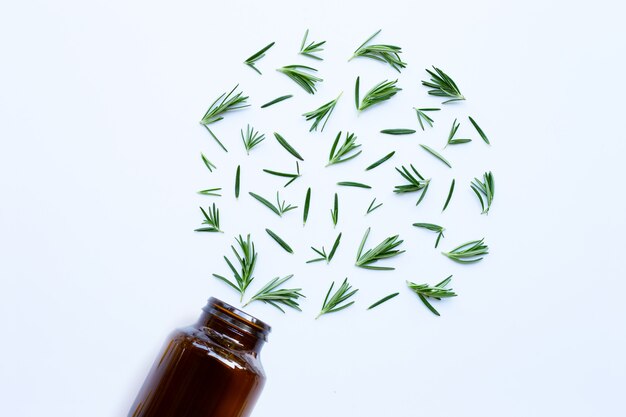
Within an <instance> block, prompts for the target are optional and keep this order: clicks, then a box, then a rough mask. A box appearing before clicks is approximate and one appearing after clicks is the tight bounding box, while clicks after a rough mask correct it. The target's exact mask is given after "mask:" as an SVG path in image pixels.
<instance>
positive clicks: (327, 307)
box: [315, 278, 359, 320]
mask: <svg viewBox="0 0 626 417" xmlns="http://www.w3.org/2000/svg"><path fill="white" fill-rule="evenodd" d="M334 285H335V283H334V282H333V283H332V284H330V288H329V289H328V292H327V293H326V298H324V303H323V304H322V310H321V311H320V313H319V314H318V315H317V317H315V319H316V320H317V319H318V318H320V316H322V315H323V314H328V313H336V312H337V311H341V310H343V309H345V308H348V307H350V306H351V305H352V304H354V301H350V302H349V303H346V301H347V300H348V299H349V298H350V297H352V296H353V295H354V294H356V293H357V291H359V290H358V289H356V290H353V289H352V285H350V284H349V283H348V278H346V279H344V280H343V283H342V284H341V286H340V287H339V288H337V291H336V292H335V293H334V294H333V295H332V297H330V293H331V292H332V290H333V286H334ZM329 297H330V298H329Z"/></svg>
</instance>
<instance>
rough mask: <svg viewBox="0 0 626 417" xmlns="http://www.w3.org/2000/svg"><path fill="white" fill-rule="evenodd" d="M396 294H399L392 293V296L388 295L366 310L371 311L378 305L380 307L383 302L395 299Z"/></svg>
mask: <svg viewBox="0 0 626 417" xmlns="http://www.w3.org/2000/svg"><path fill="white" fill-rule="evenodd" d="M398 294H400V293H399V292H394V293H393V294H389V295H388V296H386V297H383V298H381V299H380V300H378V301H376V302H375V303H374V304H372V305H371V306H369V307H367V309H368V310H371V309H373V308H375V307H378V306H379V305H381V304H382V303H384V302H385V301H389V300H391V299H392V298H394V297H397V296H398Z"/></svg>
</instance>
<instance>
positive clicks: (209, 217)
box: [194, 203, 223, 233]
mask: <svg viewBox="0 0 626 417" xmlns="http://www.w3.org/2000/svg"><path fill="white" fill-rule="evenodd" d="M200 211H202V215H203V216H204V220H203V221H202V224H207V225H208V226H207V227H201V228H198V229H195V230H194V232H220V233H223V232H222V230H221V229H220V210H219V209H218V208H217V207H215V203H213V206H212V207H211V208H209V212H208V213H207V212H206V211H205V210H204V209H203V208H202V207H200Z"/></svg>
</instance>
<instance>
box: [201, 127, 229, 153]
mask: <svg viewBox="0 0 626 417" xmlns="http://www.w3.org/2000/svg"><path fill="white" fill-rule="evenodd" d="M202 126H204V128H205V129H206V130H208V131H209V134H210V135H211V137H212V138H213V140H214V141H216V142H217V144H218V145H220V148H222V149H224V152H228V149H226V146H224V144H223V143H222V142H221V141H220V140H219V139H218V138H217V136H215V133H213V131H212V130H211V129H209V127H208V126H207V125H202Z"/></svg>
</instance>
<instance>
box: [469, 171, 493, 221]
mask: <svg viewBox="0 0 626 417" xmlns="http://www.w3.org/2000/svg"><path fill="white" fill-rule="evenodd" d="M495 186H496V185H495V182H494V179H493V174H492V173H491V171H489V172H485V173H484V174H483V181H482V182H481V181H480V180H479V179H478V178H474V180H473V181H472V183H471V187H472V190H473V191H474V193H476V195H477V196H478V200H479V201H480V206H481V207H482V210H483V211H482V213H481V214H489V209H490V208H491V203H492V202H493V195H494V191H495ZM481 194H482V195H483V196H484V197H485V199H484V201H483V197H482V196H481Z"/></svg>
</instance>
